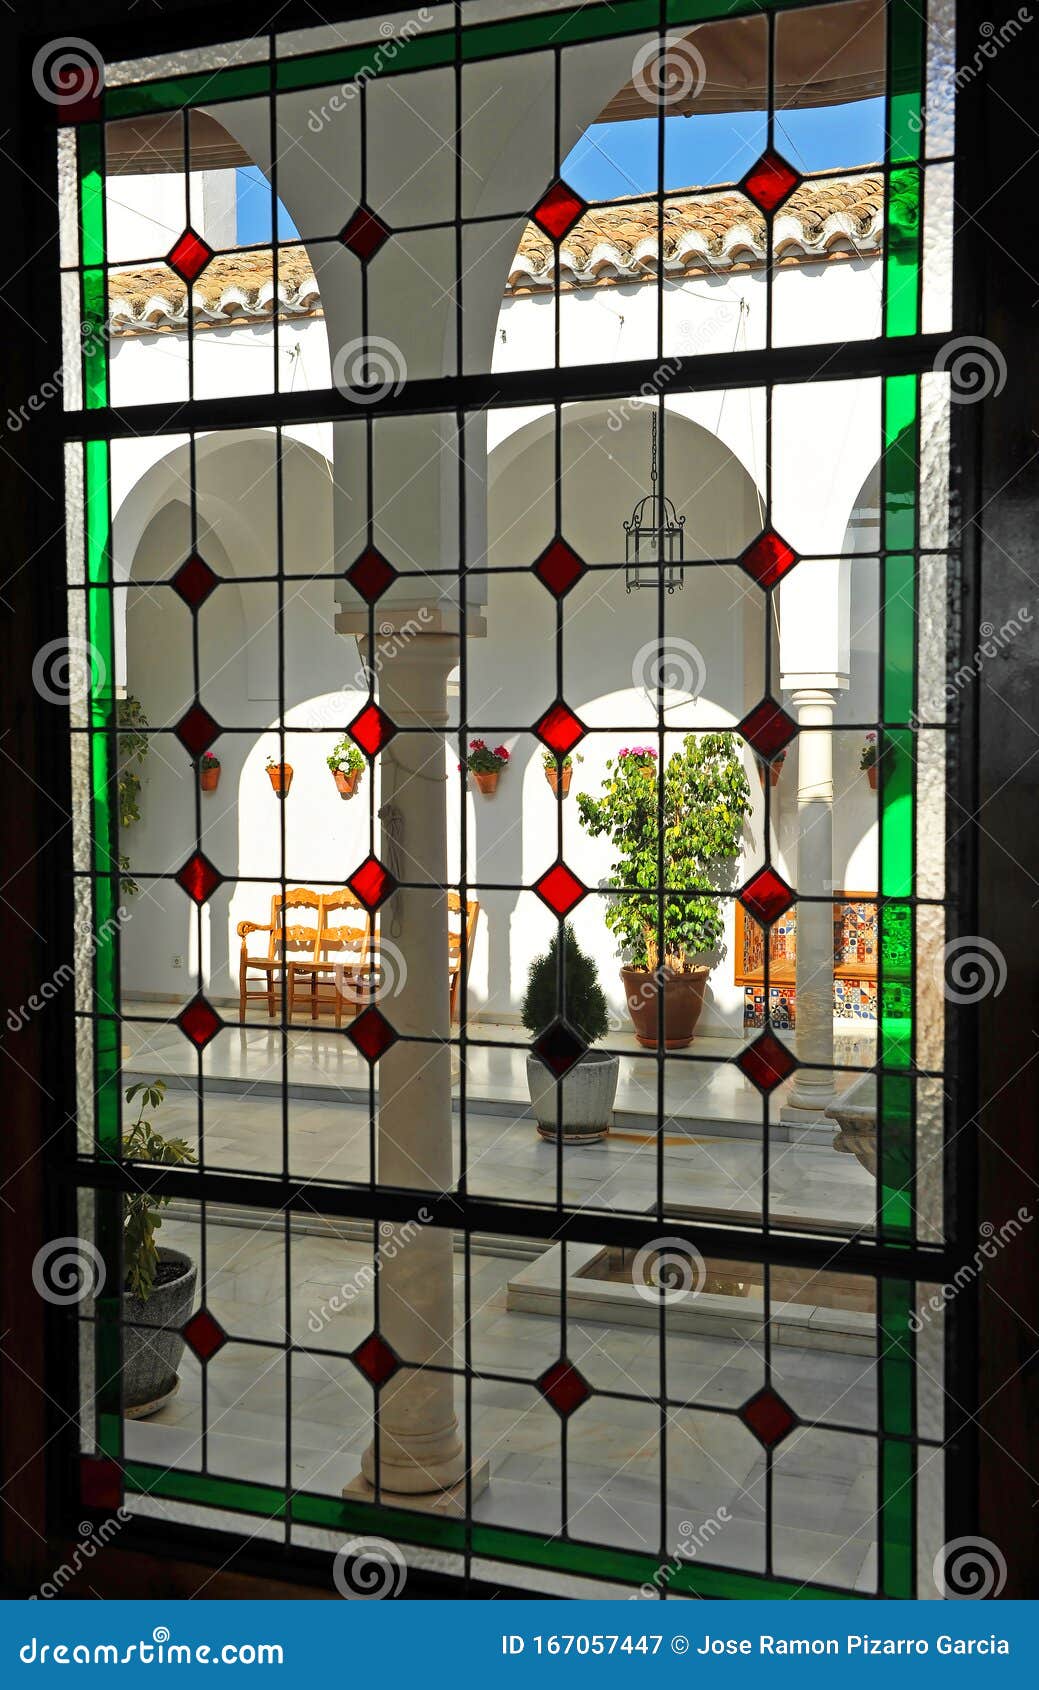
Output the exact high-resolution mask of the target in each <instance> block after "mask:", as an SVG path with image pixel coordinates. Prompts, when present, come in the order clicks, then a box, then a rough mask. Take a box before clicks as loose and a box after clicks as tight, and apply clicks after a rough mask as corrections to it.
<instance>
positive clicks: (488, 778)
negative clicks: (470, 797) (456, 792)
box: [469, 769, 501, 798]
mask: <svg viewBox="0 0 1039 1690" xmlns="http://www.w3.org/2000/svg"><path fill="white" fill-rule="evenodd" d="M469 773H470V774H471V775H472V777H473V785H474V786H475V787H476V790H477V791H478V792H482V793H483V795H484V797H485V798H489V797H490V796H491V793H492V792H497V790H498V776H499V775H500V774H501V770H500V769H492V770H491V771H490V773H489V774H482V775H481V774H477V772H476V770H475V769H470V771H469Z"/></svg>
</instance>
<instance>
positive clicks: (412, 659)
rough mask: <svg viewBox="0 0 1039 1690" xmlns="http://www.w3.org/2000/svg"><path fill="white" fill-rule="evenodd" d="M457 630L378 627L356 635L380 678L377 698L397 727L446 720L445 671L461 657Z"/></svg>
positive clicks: (433, 725)
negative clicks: (381, 629) (424, 631)
mask: <svg viewBox="0 0 1039 1690" xmlns="http://www.w3.org/2000/svg"><path fill="white" fill-rule="evenodd" d="M460 647H461V642H460V641H459V638H458V635H457V634H441V633H437V634H412V635H410V636H409V635H407V634H405V633H404V632H399V633H393V632H391V633H386V634H382V633H377V634H376V636H375V638H374V640H370V639H369V638H368V637H367V636H366V635H365V636H364V637H362V638H360V639H358V641H357V648H358V650H359V652H360V654H361V659H362V661H363V662H364V663H365V664H366V666H367V667H368V668H370V669H373V670H374V671H375V674H376V676H377V678H378V690H379V702H380V704H381V705H382V707H383V709H384V710H385V711H386V714H387V715H388V716H389V717H390V719H391V721H393V722H395V723H397V725H398V726H399V727H420V726H422V727H430V728H441V727H443V726H444V723H445V722H446V721H447V677H448V675H449V674H450V673H451V670H452V669H453V668H454V667H455V665H456V664H457V662H458V659H459V653H460Z"/></svg>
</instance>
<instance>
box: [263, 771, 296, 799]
mask: <svg viewBox="0 0 1039 1690" xmlns="http://www.w3.org/2000/svg"><path fill="white" fill-rule="evenodd" d="M267 775H268V777H269V779H270V783H271V785H272V786H273V788H274V795H275V797H276V798H287V797H288V795H289V787H290V786H291V785H292V764H291V763H275V764H274V766H273V768H270V769H268V770H267Z"/></svg>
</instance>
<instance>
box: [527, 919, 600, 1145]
mask: <svg viewBox="0 0 1039 1690" xmlns="http://www.w3.org/2000/svg"><path fill="white" fill-rule="evenodd" d="M560 944H562V957H560ZM560 1020H562V1021H565V1022H566V1024H567V1026H568V1027H570V1028H571V1030H572V1031H573V1032H575V1033H576V1034H577V1035H578V1037H579V1038H580V1039H581V1040H582V1041H583V1042H584V1043H585V1044H587V1045H594V1044H595V1042H596V1040H597V1039H601V1038H602V1037H603V1036H604V1035H605V1033H606V1032H607V1031H608V1029H609V1017H608V1015H607V1009H606V997H605V994H604V992H603V989H602V987H601V986H600V984H599V976H598V971H597V970H596V966H595V963H594V962H593V960H592V958H591V957H590V956H586V955H585V953H584V951H582V950H581V948H580V946H579V945H578V943H577V940H576V939H575V937H574V930H573V928H572V927H571V926H570V923H569V922H567V923H566V925H565V926H564V927H563V928H562V929H560V930H557V932H556V935H555V937H554V939H553V940H552V943H551V944H550V945H549V947H548V950H547V951H546V953H545V955H544V956H540V957H537V958H536V959H535V960H534V962H533V963H531V966H530V975H529V978H528V980H527V992H526V996H525V997H524V999H523V1025H524V1027H526V1029H527V1031H528V1033H530V1034H531V1035H532V1037H533V1038H535V1039H536V1038H537V1037H538V1036H539V1035H540V1034H541V1033H543V1032H544V1031H545V1029H546V1028H547V1027H550V1026H551V1025H552V1023H553V1022H554V1021H560ZM619 1069H620V1059H619V1058H618V1057H616V1056H611V1055H610V1053H609V1052H608V1051H605V1050H591V1049H589V1050H586V1051H585V1053H584V1055H583V1056H582V1057H580V1058H579V1060H578V1061H577V1062H575V1063H574V1065H573V1067H572V1068H569V1069H568V1070H567V1072H566V1073H565V1074H564V1075H563V1077H562V1079H561V1080H558V1079H557V1078H556V1076H555V1074H553V1072H552V1070H551V1068H549V1067H548V1066H547V1064H546V1063H544V1062H542V1060H541V1058H540V1056H538V1055H537V1054H536V1053H535V1052H534V1051H531V1052H530V1054H529V1056H528V1057H527V1084H528V1086H529V1088H530V1103H531V1108H532V1109H533V1111H534V1116H535V1119H536V1120H537V1124H538V1132H539V1133H540V1135H541V1137H542V1138H548V1139H556V1138H558V1136H559V1130H560V1125H561V1126H562V1136H563V1140H564V1142H565V1143H567V1144H595V1143H596V1142H597V1141H598V1140H599V1139H601V1138H605V1137H606V1133H607V1131H608V1130H609V1125H610V1116H611V1115H612V1113H613V1100H614V1098H615V1097H616V1095H617V1075H618V1072H619Z"/></svg>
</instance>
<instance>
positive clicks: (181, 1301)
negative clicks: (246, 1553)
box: [122, 1080, 198, 1420]
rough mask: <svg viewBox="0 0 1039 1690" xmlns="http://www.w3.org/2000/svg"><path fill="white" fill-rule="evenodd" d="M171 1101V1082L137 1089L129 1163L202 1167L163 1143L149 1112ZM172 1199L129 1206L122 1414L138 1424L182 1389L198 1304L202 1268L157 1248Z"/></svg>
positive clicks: (148, 1197)
mask: <svg viewBox="0 0 1039 1690" xmlns="http://www.w3.org/2000/svg"><path fill="white" fill-rule="evenodd" d="M165 1096H166V1083H165V1081H164V1080H144V1081H142V1082H140V1083H139V1084H138V1085H134V1086H130V1088H129V1090H128V1091H127V1093H126V1101H127V1103H132V1102H133V1100H134V1098H136V1097H139V1098H140V1103H139V1105H138V1112H137V1119H136V1121H134V1123H133V1125H132V1126H131V1127H130V1128H129V1129H128V1131H127V1132H125V1133H124V1135H123V1156H124V1158H125V1159H126V1160H127V1161H134V1162H159V1163H161V1164H162V1165H163V1166H164V1167H181V1166H184V1165H185V1164H191V1163H195V1162H197V1161H198V1157H197V1156H196V1155H195V1152H194V1151H193V1150H192V1149H191V1146H190V1145H189V1144H188V1143H187V1141H186V1140H185V1139H183V1138H163V1137H162V1135H161V1134H160V1133H157V1132H156V1131H155V1128H154V1127H153V1126H152V1124H151V1122H150V1121H148V1120H145V1110H146V1109H147V1110H153V1109H157V1108H158V1107H159V1105H160V1104H161V1103H162V1101H163V1099H164V1098H165ZM168 1202H169V1198H168V1197H155V1196H153V1195H152V1194H151V1193H150V1192H147V1191H137V1192H134V1193H132V1194H131V1195H130V1196H127V1197H126V1198H124V1207H123V1322H124V1333H123V1381H122V1382H123V1412H124V1413H125V1414H126V1415H128V1416H129V1418H130V1419H131V1420H140V1419H143V1418H145V1417H146V1416H147V1415H149V1414H155V1413H157V1412H158V1410H159V1409H160V1408H161V1407H162V1406H163V1403H165V1402H167V1401H168V1400H169V1398H170V1397H171V1396H172V1395H173V1394H174V1392H175V1391H176V1390H177V1388H178V1385H179V1383H180V1381H179V1380H178V1378H177V1368H178V1366H179V1365H180V1358H181V1356H182V1355H183V1354H184V1339H183V1338H182V1337H181V1331H182V1329H183V1326H184V1323H185V1321H186V1320H187V1319H188V1316H189V1315H190V1314H191V1310H192V1307H193V1305H194V1301H195V1284H196V1281H197V1279H198V1269H197V1268H196V1266H195V1263H194V1262H193V1261H192V1260H191V1257H190V1256H186V1255H185V1254H184V1252H183V1251H182V1250H167V1249H159V1248H157V1247H156V1243H155V1234H156V1232H157V1231H158V1229H159V1227H160V1226H161V1225H162V1215H161V1214H160V1210H162V1209H164V1208H165V1207H166V1205H167V1203H168Z"/></svg>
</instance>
